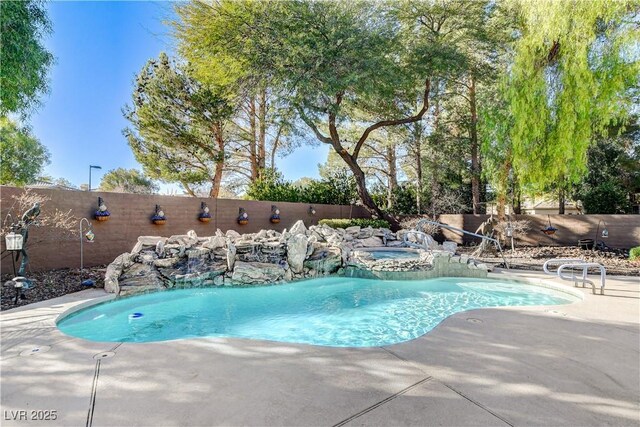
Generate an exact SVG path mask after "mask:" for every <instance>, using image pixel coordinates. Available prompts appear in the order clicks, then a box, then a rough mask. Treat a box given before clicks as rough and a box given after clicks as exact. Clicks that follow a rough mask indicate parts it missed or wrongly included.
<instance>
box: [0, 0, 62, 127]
mask: <svg viewBox="0 0 640 427" xmlns="http://www.w3.org/2000/svg"><path fill="white" fill-rule="evenodd" d="M51 31H52V27H51V21H50V19H49V17H48V15H47V11H46V8H45V7H44V1H41V0H22V1H2V2H0V33H1V34H2V37H0V64H2V66H0V87H2V90H0V114H2V115H5V114H7V113H22V114H23V115H27V114H28V113H29V111H30V110H32V109H33V108H34V107H36V106H38V104H39V96H40V95H42V94H43V93H46V92H47V91H48V89H49V86H48V80H47V74H48V72H49V68H50V67H51V65H52V64H53V62H54V57H53V55H52V54H51V53H50V52H49V51H48V50H47V49H46V47H45V46H44V44H43V38H44V37H45V36H47V35H49V34H50V33H51Z"/></svg>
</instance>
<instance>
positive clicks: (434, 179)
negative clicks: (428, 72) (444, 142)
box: [431, 98, 440, 220]
mask: <svg viewBox="0 0 640 427" xmlns="http://www.w3.org/2000/svg"><path fill="white" fill-rule="evenodd" d="M439 123H440V100H439V98H436V103H435V106H434V111H433V130H434V132H436V138H435V139H434V140H433V141H432V142H434V143H435V144H433V145H434V147H437V146H438V143H439V138H438V133H437V132H438V126H439ZM434 147H432V151H433V155H432V156H431V215H432V216H433V219H434V220H435V218H436V215H438V213H439V212H438V207H437V202H436V200H437V198H438V197H439V195H440V181H438V163H439V162H438V156H437V155H436V154H435V153H437V151H435V150H433V148H434Z"/></svg>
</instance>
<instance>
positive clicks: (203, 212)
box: [198, 202, 211, 222]
mask: <svg viewBox="0 0 640 427" xmlns="http://www.w3.org/2000/svg"><path fill="white" fill-rule="evenodd" d="M198 220H199V221H200V222H209V221H211V213H209V206H207V204H206V203H205V202H201V203H200V215H198Z"/></svg>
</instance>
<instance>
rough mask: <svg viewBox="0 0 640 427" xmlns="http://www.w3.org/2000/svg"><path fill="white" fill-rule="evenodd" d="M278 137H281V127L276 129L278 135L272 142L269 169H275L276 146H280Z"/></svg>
mask: <svg viewBox="0 0 640 427" xmlns="http://www.w3.org/2000/svg"><path fill="white" fill-rule="evenodd" d="M280 135H282V126H280V127H279V128H278V133H277V135H276V137H275V138H274V140H273V147H272V148H271V169H273V170H275V168H276V153H277V152H278V145H279V144H280Z"/></svg>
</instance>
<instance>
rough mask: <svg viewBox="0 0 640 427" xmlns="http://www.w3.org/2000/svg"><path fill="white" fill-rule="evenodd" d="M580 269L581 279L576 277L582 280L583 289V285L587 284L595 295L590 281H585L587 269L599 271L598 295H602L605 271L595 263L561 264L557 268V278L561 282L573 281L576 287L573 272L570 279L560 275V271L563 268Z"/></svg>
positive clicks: (593, 284)
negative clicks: (597, 269)
mask: <svg viewBox="0 0 640 427" xmlns="http://www.w3.org/2000/svg"><path fill="white" fill-rule="evenodd" d="M575 267H582V277H578V279H579V280H582V287H583V288H584V287H585V283H588V284H590V285H591V287H592V288H593V293H594V294H595V293H596V285H595V283H593V282H592V281H591V280H589V279H587V274H588V270H589V268H593V267H597V268H599V269H600V295H604V284H605V281H606V279H607V270H606V269H605V268H604V266H603V265H602V264H598V263H597V262H585V263H578V264H563V265H561V266H560V268H558V277H560V278H561V279H563V280H573V282H574V284H575V285H576V286H577V282H576V281H575V279H576V277H575V272H573V273H572V277H571V278H569V277H566V276H563V275H562V270H564V269H565V268H575Z"/></svg>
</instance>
